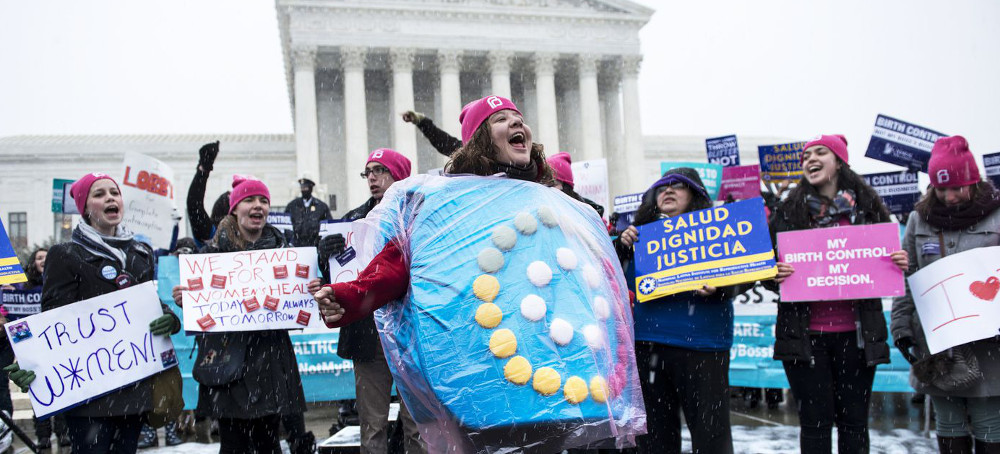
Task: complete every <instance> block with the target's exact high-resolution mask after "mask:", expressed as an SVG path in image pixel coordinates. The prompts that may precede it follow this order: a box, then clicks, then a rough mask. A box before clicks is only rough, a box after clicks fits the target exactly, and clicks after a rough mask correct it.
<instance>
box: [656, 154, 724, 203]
mask: <svg viewBox="0 0 1000 454" xmlns="http://www.w3.org/2000/svg"><path fill="white" fill-rule="evenodd" d="M678 167H690V168H692V169H694V170H695V171H696V172H698V177H699V178H701V183H702V184H704V185H705V189H706V190H707V191H708V199H709V200H715V198H716V197H717V196H718V195H719V186H721V185H722V166H721V165H719V164H711V163H707V162H661V163H660V175H663V174H665V173H667V172H669V171H671V170H673V169H676V168H678Z"/></svg>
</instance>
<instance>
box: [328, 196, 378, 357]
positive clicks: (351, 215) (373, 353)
mask: <svg viewBox="0 0 1000 454" xmlns="http://www.w3.org/2000/svg"><path fill="white" fill-rule="evenodd" d="M375 205H377V203H376V202H375V199H374V198H370V199H368V201H367V202H365V203H364V205H361V206H359V207H357V208H355V209H353V210H351V211H348V212H347V214H345V215H344V217H343V218H341V220H343V221H356V220H358V219H363V218H364V217H365V216H368V213H369V212H371V210H372V209H373V208H375ZM337 356H340V357H341V358H344V359H349V360H352V361H362V362H364V361H376V360H383V361H384V360H385V353H383V352H382V341H381V340H380V339H379V337H378V328H376V327H375V316H374V315H369V316H367V317H365V318H362V319H360V320H358V321H356V322H354V323H351V324H350V325H347V326H345V327H343V328H340V340H339V341H338V343H337Z"/></svg>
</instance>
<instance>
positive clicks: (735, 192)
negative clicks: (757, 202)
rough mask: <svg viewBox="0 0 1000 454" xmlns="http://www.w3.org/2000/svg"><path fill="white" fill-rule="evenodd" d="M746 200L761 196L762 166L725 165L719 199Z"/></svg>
mask: <svg viewBox="0 0 1000 454" xmlns="http://www.w3.org/2000/svg"><path fill="white" fill-rule="evenodd" d="M730 195H732V198H733V200H746V199H752V198H754V197H760V166H758V165H757V164H754V165H749V166H737V167H723V168H722V184H721V185H720V186H719V197H718V198H717V200H726V199H727V198H728V197H729V196H730Z"/></svg>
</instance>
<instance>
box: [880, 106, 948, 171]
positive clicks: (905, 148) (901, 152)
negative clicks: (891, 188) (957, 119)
mask: <svg viewBox="0 0 1000 454" xmlns="http://www.w3.org/2000/svg"><path fill="white" fill-rule="evenodd" d="M945 136H946V134H942V133H940V132H937V131H934V130H931V129H927V128H925V127H923V126H917V125H915V124H913V123H907V122H905V121H902V120H897V119H895V118H892V117H889V116H886V115H882V114H879V115H878V116H876V117H875V132H873V133H872V138H871V140H870V141H869V142H868V149H867V150H866V151H865V156H866V157H869V158H872V159H877V160H879V161H883V162H888V163H890V164H896V165H898V166H903V167H906V168H907V169H909V170H920V171H922V172H927V162H928V161H930V159H931V148H934V142H937V140H938V139H940V138H941V137H945Z"/></svg>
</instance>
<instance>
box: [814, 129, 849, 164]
mask: <svg viewBox="0 0 1000 454" xmlns="http://www.w3.org/2000/svg"><path fill="white" fill-rule="evenodd" d="M816 145H822V146H824V147H827V148H829V149H830V151H832V152H833V154H835V155H837V157H838V158H840V160H841V161H844V164H848V162H847V137H844V136H843V135H841V134H831V135H822V136H819V137H817V138H815V139H813V140H810V141H809V142H806V144H805V146H803V147H802V150H806V149H807V148H809V147H814V146H816ZM848 165H850V164H848Z"/></svg>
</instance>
